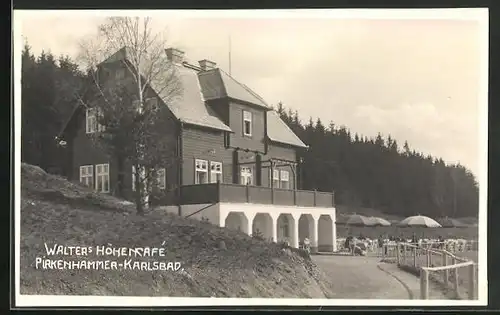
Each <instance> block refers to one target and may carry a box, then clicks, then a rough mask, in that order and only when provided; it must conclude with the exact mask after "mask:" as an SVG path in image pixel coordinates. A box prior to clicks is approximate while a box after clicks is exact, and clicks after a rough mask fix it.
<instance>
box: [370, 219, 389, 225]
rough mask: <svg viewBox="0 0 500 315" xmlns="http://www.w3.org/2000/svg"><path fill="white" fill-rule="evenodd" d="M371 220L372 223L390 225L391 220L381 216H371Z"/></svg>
mask: <svg viewBox="0 0 500 315" xmlns="http://www.w3.org/2000/svg"><path fill="white" fill-rule="evenodd" d="M370 221H371V222H372V225H379V226H390V225H391V222H389V221H387V220H386V219H382V218H379V217H371V218H370Z"/></svg>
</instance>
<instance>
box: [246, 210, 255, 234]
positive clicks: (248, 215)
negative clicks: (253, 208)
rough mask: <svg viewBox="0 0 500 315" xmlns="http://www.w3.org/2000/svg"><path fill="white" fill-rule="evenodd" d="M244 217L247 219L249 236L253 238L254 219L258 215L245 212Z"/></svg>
mask: <svg viewBox="0 0 500 315" xmlns="http://www.w3.org/2000/svg"><path fill="white" fill-rule="evenodd" d="M243 215H244V216H245V217H246V218H247V224H248V227H247V231H248V235H250V236H252V231H253V219H255V216H256V215H257V214H256V213H252V212H244V213H243Z"/></svg>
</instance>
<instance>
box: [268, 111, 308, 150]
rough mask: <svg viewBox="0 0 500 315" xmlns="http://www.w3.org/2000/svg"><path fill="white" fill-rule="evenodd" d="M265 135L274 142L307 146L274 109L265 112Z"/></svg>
mask: <svg viewBox="0 0 500 315" xmlns="http://www.w3.org/2000/svg"><path fill="white" fill-rule="evenodd" d="M267 137H268V138H269V140H271V141H274V142H278V143H284V144H289V145H294V146H297V147H301V148H307V145H305V144H304V142H302V140H300V138H299V137H297V135H296V134H295V133H294V132H293V131H292V130H291V129H290V128H289V127H288V125H287V124H286V123H285V122H284V121H283V120H282V119H281V118H280V116H279V114H278V113H277V112H276V111H274V110H272V111H268V112H267Z"/></svg>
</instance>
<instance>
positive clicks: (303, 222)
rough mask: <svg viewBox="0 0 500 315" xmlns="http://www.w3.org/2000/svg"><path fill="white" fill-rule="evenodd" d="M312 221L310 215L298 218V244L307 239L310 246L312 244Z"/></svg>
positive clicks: (305, 214)
mask: <svg viewBox="0 0 500 315" xmlns="http://www.w3.org/2000/svg"><path fill="white" fill-rule="evenodd" d="M314 234H315V233H314V219H313V217H312V215H310V214H307V213H304V214H302V215H301V216H300V218H299V243H302V242H303V241H304V239H305V238H306V237H307V238H308V239H309V241H310V242H311V243H310V244H311V245H312V243H313V238H314V237H315V235H314Z"/></svg>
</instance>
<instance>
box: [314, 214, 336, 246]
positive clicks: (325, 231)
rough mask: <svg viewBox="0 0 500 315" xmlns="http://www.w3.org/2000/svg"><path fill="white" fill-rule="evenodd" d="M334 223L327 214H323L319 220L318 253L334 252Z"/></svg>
mask: <svg viewBox="0 0 500 315" xmlns="http://www.w3.org/2000/svg"><path fill="white" fill-rule="evenodd" d="M333 241H334V235H333V221H332V218H331V217H330V216H329V215H327V214H322V215H321V216H320V217H319V220H318V251H320V252H333Z"/></svg>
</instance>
